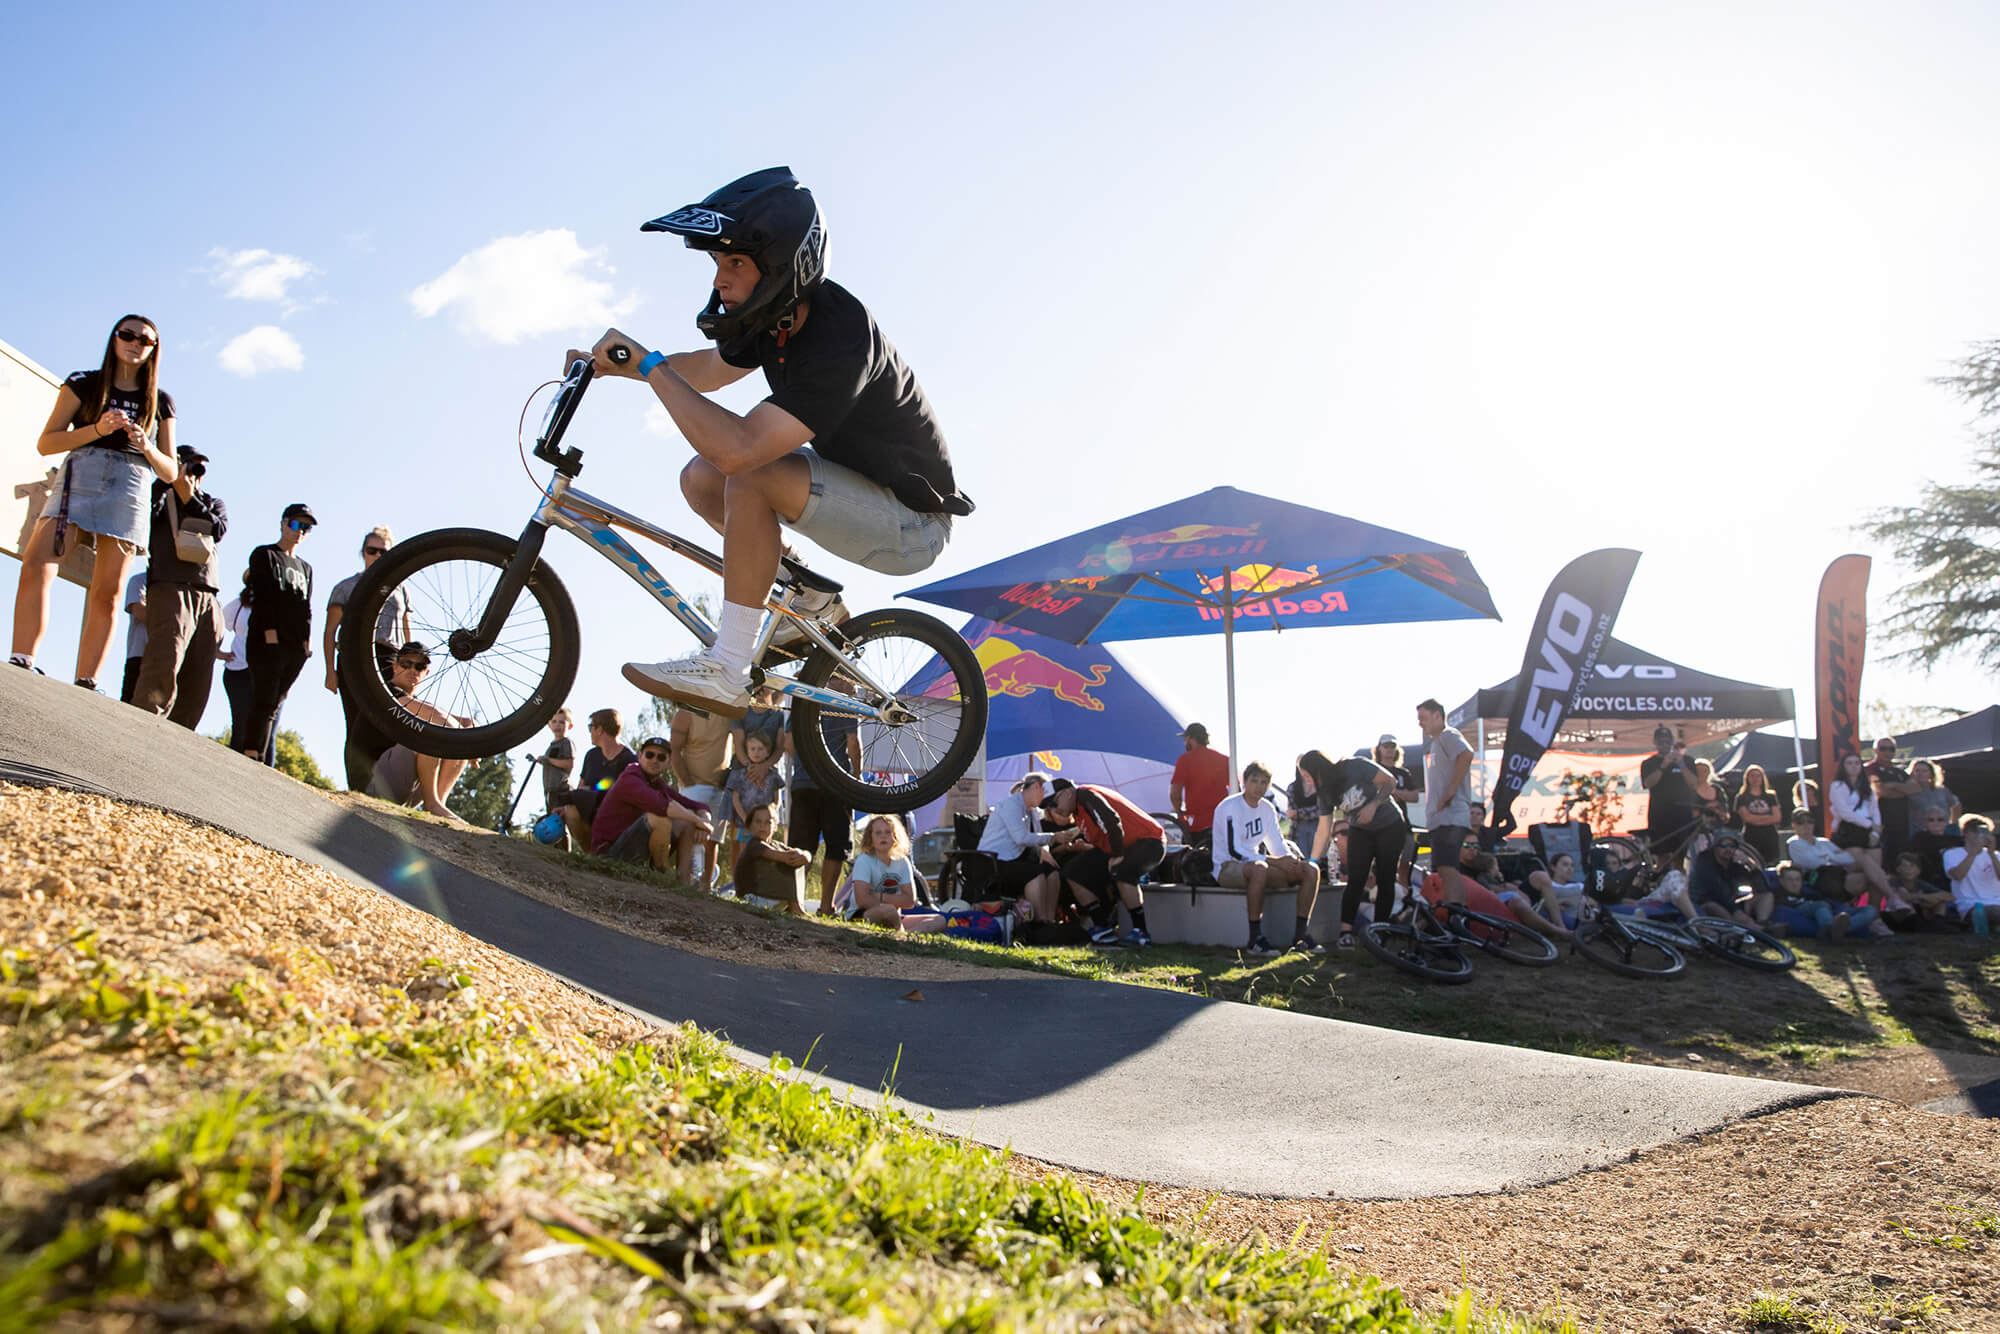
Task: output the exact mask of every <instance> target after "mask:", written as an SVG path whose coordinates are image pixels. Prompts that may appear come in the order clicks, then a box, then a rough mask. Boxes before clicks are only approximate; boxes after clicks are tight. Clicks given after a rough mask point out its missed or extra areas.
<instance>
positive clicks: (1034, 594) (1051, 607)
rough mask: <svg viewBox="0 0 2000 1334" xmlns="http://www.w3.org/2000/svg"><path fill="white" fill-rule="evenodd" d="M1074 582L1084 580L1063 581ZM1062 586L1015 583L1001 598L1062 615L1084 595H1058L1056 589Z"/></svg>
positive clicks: (1055, 614) (1050, 613)
mask: <svg viewBox="0 0 2000 1334" xmlns="http://www.w3.org/2000/svg"><path fill="white" fill-rule="evenodd" d="M1072 582H1082V581H1081V580H1064V581H1063V583H1065V584H1066V583H1072ZM1062 586H1063V584H1049V583H1042V584H1015V585H1014V586H1013V587H1012V588H1010V589H1008V590H1007V591H1006V592H1004V593H1002V594H1001V595H1000V600H1001V601H1002V602H1012V603H1014V604H1015V605H1017V606H1021V607H1026V608H1027V609H1028V610H1029V611H1039V612H1042V613H1044V614H1045V615H1049V616H1060V615H1062V614H1063V613H1064V612H1066V611H1069V610H1071V609H1072V608H1074V607H1075V606H1076V604H1077V603H1079V602H1081V601H1083V597H1082V595H1081V594H1078V595H1077V596H1074V597H1058V596H1057V595H1056V590H1057V589H1059V588H1061V587H1062Z"/></svg>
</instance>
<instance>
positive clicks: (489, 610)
mask: <svg viewBox="0 0 2000 1334" xmlns="http://www.w3.org/2000/svg"><path fill="white" fill-rule="evenodd" d="M548 535H549V528H548V525H547V524H545V523H543V522H542V521H541V519H540V517H539V516H537V517H536V518H534V519H530V520H529V521H528V526H527V527H526V528H523V529H522V530H521V537H520V540H519V541H517V542H516V543H515V544H514V559H512V560H510V561H508V562H507V568H506V569H504V570H502V571H501V572H500V582H499V583H497V584H495V585H494V586H493V595H492V596H491V597H490V598H488V599H487V600H486V610H485V611H484V612H482V613H481V614H480V617H479V625H478V627H477V628H476V629H472V630H465V629H458V630H454V631H452V632H451V637H450V639H449V640H448V641H447V642H448V643H449V644H450V646H451V656H452V657H454V658H456V659H458V660H459V661H460V662H470V661H471V660H472V659H474V658H476V657H478V656H479V655H480V654H482V653H484V652H485V651H486V650H487V649H489V648H492V647H493V645H494V642H495V641H496V640H498V639H499V638H500V631H501V629H502V628H503V627H505V625H506V624H507V617H508V616H509V615H510V614H511V613H512V612H513V610H514V601H515V599H517V598H519V597H520V596H521V590H522V589H524V588H526V587H527V586H528V576H529V575H530V574H533V573H534V570H535V562H536V561H537V560H539V559H540V558H541V555H542V543H543V542H544V541H545V540H547V538H548Z"/></svg>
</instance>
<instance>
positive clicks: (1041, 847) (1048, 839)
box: [979, 769, 1083, 922]
mask: <svg viewBox="0 0 2000 1334" xmlns="http://www.w3.org/2000/svg"><path fill="white" fill-rule="evenodd" d="M1048 787H1049V776H1048V775H1047V774H1045V773H1043V772H1041V771H1040V770H1039V769H1037V770H1035V771H1034V772H1032V773H1029V774H1026V775H1024V776H1023V777H1022V779H1021V781H1020V782H1018V783H1016V784H1014V786H1013V787H1011V788H1009V789H1008V790H1007V795H1006V796H1004V797H1002V798H1001V799H1000V802H999V804H998V805H996V806H995V807H994V808H993V809H992V811H991V812H989V813H988V815H987V817H986V830H985V832H984V833H982V834H981V835H980V836H979V850H980V851H981V852H984V853H990V854H991V855H992V856H993V857H994V858H995V859H997V860H998V862H999V866H998V868H997V869H996V871H995V873H994V880H993V892H994V893H995V894H997V895H999V896H1000V897H1001V898H1007V899H1026V900H1027V901H1028V906H1029V908H1031V909H1032V910H1033V911H1034V915H1035V920H1037V921H1041V922H1053V921H1055V920H1056V909H1057V904H1056V896H1057V893H1058V891H1059V889H1060V877H1059V876H1058V875H1057V872H1056V859H1055V857H1054V856H1053V855H1052V854H1051V853H1050V852H1049V846H1050V845H1051V844H1052V843H1054V842H1055V841H1056V839H1057V838H1058V837H1059V836H1058V835H1056V834H1052V833H1044V832H1043V831H1042V827H1041V821H1040V820H1039V819H1037V818H1036V816H1037V815H1038V814H1039V813H1040V810H1041V805H1042V798H1043V797H1045V796H1046V795H1047V794H1048ZM1060 837H1061V839H1062V841H1063V842H1064V843H1065V844H1068V843H1072V842H1074V841H1075V840H1077V839H1079V838H1081V837H1083V831H1082V830H1081V829H1070V830H1067V831H1065V832H1064V833H1063V834H1061V835H1060Z"/></svg>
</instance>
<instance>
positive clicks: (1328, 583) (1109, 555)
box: [900, 486, 1500, 763]
mask: <svg viewBox="0 0 2000 1334" xmlns="http://www.w3.org/2000/svg"><path fill="white" fill-rule="evenodd" d="M900 596H903V597H911V598H920V599H922V600H924V601H926V602H933V603H937V604H939V605H940V606H946V607H956V608H958V609H959V610H961V611H968V612H971V613H972V614H974V615H975V616H983V617H985V618H986V619H987V620H990V621H993V622H996V623H997V624H1000V625H1005V626H1015V627H1019V628H1021V629H1026V630H1032V631H1034V632H1035V633H1036V634H1038V635H1044V636H1047V637H1049V638H1051V639H1060V640H1063V641H1065V642H1067V643H1071V644H1087V643H1102V642H1110V641H1116V640H1124V639H1164V638H1170V637H1173V636H1178V635H1207V634H1220V635H1222V636H1223V641H1224V659H1225V662H1226V664H1227V665H1226V672H1227V676H1228V680H1229V715H1230V724H1229V730H1230V751H1231V755H1232V763H1233V756H1234V752H1235V749H1236V739H1235V733H1236V722H1235V716H1236V700H1235V695H1236V683H1235V674H1236V672H1235V644H1234V636H1235V634H1236V632H1237V631H1239V630H1279V629H1283V630H1292V629H1301V628H1306V627H1311V626H1327V625H1381V624H1389V623H1403V622H1409V621H1451V620H1477V619H1482V618H1490V619H1492V620H1498V619H1500V613H1499V612H1498V611H1497V610H1496V609H1495V608H1494V605H1493V595H1492V594H1491V593H1490V592H1488V591H1487V588H1486V583H1485V581H1484V580H1482V579H1481V578H1480V577H1479V573H1478V571H1476V570H1474V569H1473V568H1472V562H1471V561H1470V560H1469V559H1467V557H1466V554H1465V552H1464V551H1462V550H1460V549H1459V548H1457V547H1451V546H1446V545H1443V544H1441V543H1437V542H1429V541H1426V540H1425V539H1423V538H1421V537H1413V536H1411V535H1410V534H1408V533H1400V532H1397V531H1396V530H1394V529H1392V528H1383V527H1380V526H1378V525H1376V524H1372V523H1363V522H1362V521H1360V520H1359V519H1350V518H1346V517H1344V516H1342V515H1339V514H1329V513H1327V512H1326V511H1324V510H1316V509H1312V508H1310V507H1308V506H1305V505H1295V504H1292V503H1291V502H1289V501H1284V500H1273V499H1271V498H1270V497H1268V496H1260V495H1256V494H1253V493H1252V492H1249V491H1239V490H1237V489H1236V488H1235V487H1231V486H1219V487H1216V488H1215V489H1214V490H1212V491H1204V492H1202V493H1201V494H1200V495H1196V496H1189V497H1188V498H1187V499H1185V500H1177V501H1174V502H1173V503H1172V504H1169V505H1162V506H1160V507H1159V508H1157V509H1151V510H1147V511H1145V512H1143V513H1140V514H1134V515H1132V516H1131V517H1129V518H1124V519H1118V520H1115V521H1113V522H1111V523H1107V524H1100V525H1099V526H1097V527H1096V528H1091V529H1087V530H1085V531H1084V532H1081V533H1076V534H1074V535H1072V536H1069V537H1065V538H1060V539H1058V540H1056V541H1054V542H1049V543H1047V544H1045V545H1043V546H1039V547H1036V548H1034V549H1033V550H1032V551H1024V552H1022V553H1020V554H1019V555H1016V556H1009V557H1007V558H1006V559H1004V560H998V561H995V562H993V563H992V564H990V565H984V566H981V567H980V568H979V569H976V570H971V571H968V572H967V573H965V574H959V575H954V576H952V577H951V578H948V579H941V580H939V581H938V582H936V583H934V584H927V585H925V586H924V587H922V588H918V589H914V590H912V591H910V592H908V593H904V594H901V595H900ZM1072 688H1074V687H1072Z"/></svg>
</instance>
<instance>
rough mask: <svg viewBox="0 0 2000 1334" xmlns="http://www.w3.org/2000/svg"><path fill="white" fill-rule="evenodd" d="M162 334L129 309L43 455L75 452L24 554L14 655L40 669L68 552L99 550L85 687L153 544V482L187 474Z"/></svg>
mask: <svg viewBox="0 0 2000 1334" xmlns="http://www.w3.org/2000/svg"><path fill="white" fill-rule="evenodd" d="M159 347H160V331H159V329H158V328H157V327H156V326H155V325H154V324H153V322H152V321H151V320H149V319H147V318H146V317H145V316H143V315H127V316H125V317H124V318H123V319H121V320H119V321H118V323H117V324H116V325H115V326H114V327H113V328H112V330H111V336H110V337H109V338H107V339H106V340H105V342H104V363H103V364H102V365H101V366H100V367H98V369H96V370H94V371H77V372H76V373H75V374H73V375H71V376H70V377H69V378H68V379H66V380H64V381H63V385H62V388H60V389H58V390H57V391H56V405H55V410H54V411H53V412H51V413H50V414H49V420H48V423H47V425H45V426H43V427H42V434H41V437H40V438H39V439H38V440H36V442H35V449H36V451H37V452H39V453H41V454H43V455H45V456H49V457H53V456H55V455H57V454H62V455H66V456H67V457H65V458H64V460H63V469H62V476H61V477H59V478H58V479H57V480H56V484H55V489H54V490H52V491H51V492H50V493H49V499H48V503H47V504H46V505H45V506H44V507H43V509H42V514H41V517H40V518H39V519H37V520H36V521H35V528H34V531H33V533H31V534H30V535H29V537H28V545H27V550H26V551H24V552H23V553H22V556H21V583H20V587H19V589H18V591H17V592H16V593H15V595H14V646H13V650H12V653H11V655H10V656H9V658H8V661H10V662H12V663H13V664H14V665H15V666H17V667H27V668H30V669H33V668H34V666H35V654H36V653H37V652H38V651H39V650H40V648H41V646H42V631H43V629H44V628H45V627H46V625H47V623H48V619H49V589H50V588H51V587H53V586H54V584H55V578H56V567H57V564H58V562H60V561H61V559H62V556H63V553H64V552H65V551H67V550H69V548H70V547H71V546H72V545H74V544H76V543H77V542H82V543H83V544H84V545H85V546H88V547H92V548H94V550H95V552H96V559H95V562H94V564H93V565H92V568H91V572H90V591H89V592H88V593H87V594H86V595H85V597H84V605H83V630H82V633H81V634H80V635H79V636H78V639H77V646H76V683H77V684H78V685H80V686H83V687H85V688H86V689H90V690H95V689H96V688H97V676H98V673H99V672H101V671H103V670H104V659H105V655H106V654H107V653H108V652H109V651H110V648H111V629H112V622H113V621H114V620H115V619H116V617H117V614H118V591H119V590H120V589H121V588H123V587H124V586H125V575H126V573H127V571H128V570H129V569H130V567H131V564H132V558H133V557H134V556H136V555H138V554H139V553H140V552H141V551H142V550H144V549H145V545H146V535H147V528H148V525H149V521H150V519H151V511H150V508H149V503H148V502H149V500H150V496H151V493H150V491H149V488H148V486H147V483H148V482H150V481H152V479H153V478H154V477H157V478H159V479H160V480H161V481H163V482H172V481H173V480H174V479H175V478H176V477H178V476H179V475H180V463H179V461H178V460H177V459H176V458H175V456H174V401H173V399H172V398H171V397H169V396H168V395H167V394H166V392H165V391H163V390H162V389H161V388H160V358H159Z"/></svg>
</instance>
